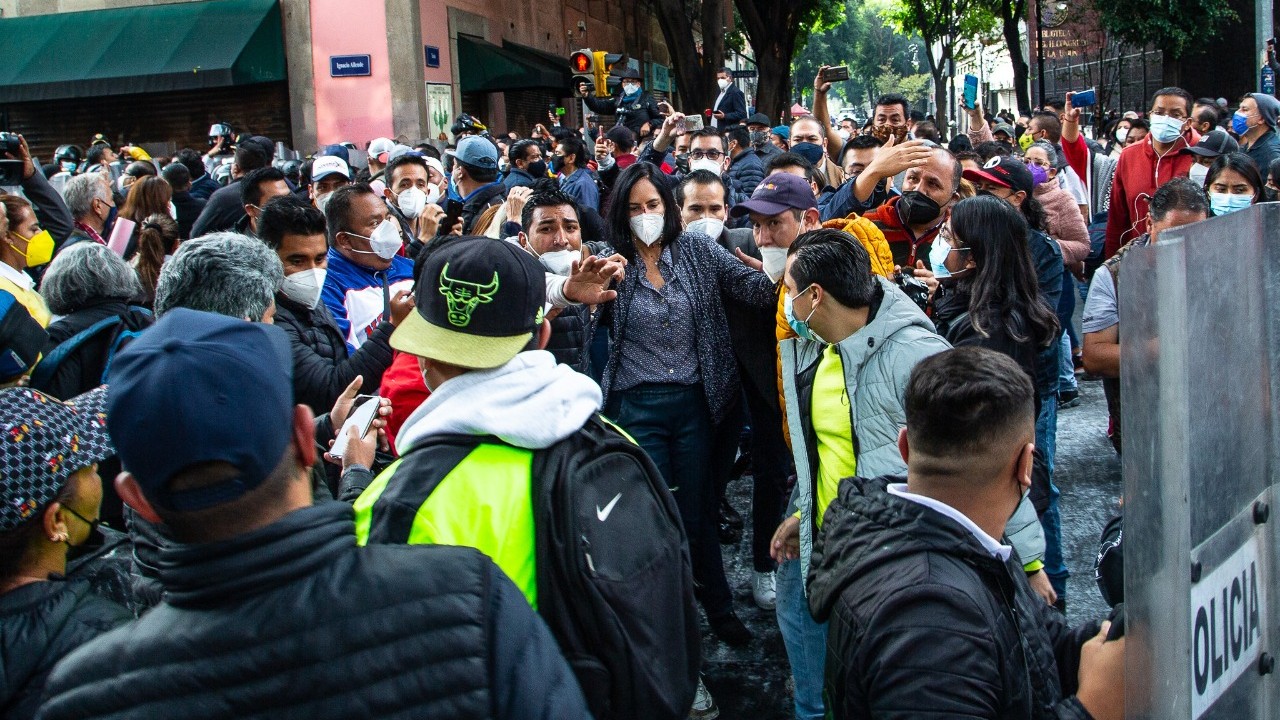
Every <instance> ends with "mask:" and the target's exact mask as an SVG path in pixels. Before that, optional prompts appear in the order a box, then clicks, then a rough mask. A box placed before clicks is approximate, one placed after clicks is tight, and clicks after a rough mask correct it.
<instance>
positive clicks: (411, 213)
mask: <svg viewBox="0 0 1280 720" xmlns="http://www.w3.org/2000/svg"><path fill="white" fill-rule="evenodd" d="M436 192H439V190H437V191H436ZM396 206H397V207H399V208H400V212H402V213H404V214H405V217H409V218H416V217H418V216H419V215H421V214H422V209H423V208H425V207H426V206H427V194H426V193H424V192H422V191H421V190H419V189H418V188H416V187H411V188H407V189H405V190H402V191H401V192H400V194H399V195H397V196H396Z"/></svg>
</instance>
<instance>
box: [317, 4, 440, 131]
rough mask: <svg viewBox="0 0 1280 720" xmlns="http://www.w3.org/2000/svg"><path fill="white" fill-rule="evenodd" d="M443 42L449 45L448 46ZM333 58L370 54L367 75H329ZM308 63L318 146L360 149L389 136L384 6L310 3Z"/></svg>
mask: <svg viewBox="0 0 1280 720" xmlns="http://www.w3.org/2000/svg"><path fill="white" fill-rule="evenodd" d="M357 7H358V8H359V12H358V13H357V12H355V10H356V8H357ZM446 33H447V30H446ZM447 38H448V35H447V34H446V39H447ZM432 44H434V43H432ZM444 44H445V46H446V47H447V46H448V43H447V42H446V43H444ZM444 50H445V48H441V51H442V52H443V51H444ZM332 55H369V56H370V58H369V67H370V72H371V73H372V74H371V75H369V76H368V77H339V78H335V77H330V75H329V57H330V56H332ZM442 60H443V58H442ZM311 64H312V69H313V71H314V77H315V91H316V108H315V111H316V137H317V140H318V142H319V144H320V146H321V147H323V146H324V145H328V144H331V143H337V142H342V141H346V140H349V141H351V142H353V143H355V144H356V146H357V147H364V146H365V145H366V144H367V143H368V142H369V141H370V140H372V139H373V138H375V137H390V136H392V135H393V133H392V130H391V76H390V64H389V60H388V57H387V17H386V5H385V4H384V3H382V2H381V1H378V2H371V1H367V0H366V1H362V2H358V3H357V2H352V1H351V0H311ZM441 64H442V65H443V64H444V63H443V62H442V63H441ZM304 150H305V149H304Z"/></svg>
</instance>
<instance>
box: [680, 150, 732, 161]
mask: <svg viewBox="0 0 1280 720" xmlns="http://www.w3.org/2000/svg"><path fill="white" fill-rule="evenodd" d="M722 157H724V153H722V152H720V151H719V150H693V151H691V152H690V153H689V159H690V160H719V159H720V158H722Z"/></svg>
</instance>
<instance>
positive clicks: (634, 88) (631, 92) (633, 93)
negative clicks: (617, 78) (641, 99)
mask: <svg viewBox="0 0 1280 720" xmlns="http://www.w3.org/2000/svg"><path fill="white" fill-rule="evenodd" d="M628 88H630V89H628ZM639 95H640V86H639V85H631V86H628V85H623V86H622V97H624V98H627V99H631V98H634V97H638V96H639Z"/></svg>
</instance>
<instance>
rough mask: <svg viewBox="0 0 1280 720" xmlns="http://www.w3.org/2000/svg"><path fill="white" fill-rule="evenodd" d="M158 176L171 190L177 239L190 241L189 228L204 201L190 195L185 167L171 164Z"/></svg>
mask: <svg viewBox="0 0 1280 720" xmlns="http://www.w3.org/2000/svg"><path fill="white" fill-rule="evenodd" d="M160 174H161V175H163V176H164V179H165V182H167V183H169V187H171V188H173V208H174V210H176V211H177V214H178V216H177V217H176V218H174V219H175V220H177V221H178V237H180V238H182V239H183V240H190V239H191V228H192V227H193V226H194V225H195V224H196V218H198V217H200V213H201V212H202V211H203V210H204V206H205V201H204V200H201V199H200V198H198V197H196V196H194V195H192V194H191V171H190V170H188V169H187V166H186V165H183V164H182V163H181V162H171V163H169V164H168V165H165V166H164V170H162V171H160Z"/></svg>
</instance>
